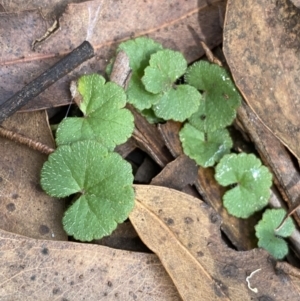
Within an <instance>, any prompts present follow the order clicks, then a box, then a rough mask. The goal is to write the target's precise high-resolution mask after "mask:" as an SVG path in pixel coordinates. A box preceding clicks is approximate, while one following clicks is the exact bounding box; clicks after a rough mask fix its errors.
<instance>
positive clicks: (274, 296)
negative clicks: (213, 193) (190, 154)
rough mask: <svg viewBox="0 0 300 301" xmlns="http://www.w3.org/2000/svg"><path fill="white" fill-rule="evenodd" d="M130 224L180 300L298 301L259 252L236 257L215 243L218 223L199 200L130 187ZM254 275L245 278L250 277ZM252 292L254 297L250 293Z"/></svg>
mask: <svg viewBox="0 0 300 301" xmlns="http://www.w3.org/2000/svg"><path fill="white" fill-rule="evenodd" d="M135 193H136V205H135V208H134V210H133V211H132V213H131V214H130V220H131V222H132V223H133V226H134V227H135V229H136V230H137V232H138V234H139V236H140V237H141V239H142V240H143V242H144V243H145V244H146V245H147V246H148V247H149V248H150V249H151V250H152V251H153V252H155V253H156V254H157V255H158V257H159V258H160V260H161V262H162V264H163V265H164V267H165V268H166V270H167V271H168V273H169V275H170V277H171V278H172V280H173V281H174V283H175V285H176V287H177V289H178V291H179V293H180V295H181V297H182V299H183V300H188V301H194V300H195V301H199V300H201V301H212V300H220V299H221V300H232V301H233V300H234V301H241V300H243V301H244V300H249V301H250V300H272V301H275V300H278V301H279V300H280V301H281V300H288V299H289V300H298V299H299V298H300V291H299V289H298V288H297V287H295V286H294V285H293V283H292V282H291V281H289V278H288V277H287V275H286V274H284V273H282V274H276V273H275V269H274V264H273V262H272V261H273V260H270V259H271V256H270V255H269V254H268V253H267V252H266V251H264V250H262V249H254V250H251V251H247V252H237V251H235V250H233V249H231V248H229V247H227V246H226V245H225V244H224V242H223V241H222V239H221V235H220V224H221V220H220V218H219V216H218V215H217V214H216V213H215V212H214V210H213V209H211V208H209V207H208V206H207V205H206V204H204V203H203V202H202V201H201V200H199V199H196V198H193V197H191V196H189V195H187V194H184V193H181V192H178V191H176V190H172V189H168V188H163V187H158V186H137V185H136V186H135ZM258 269H260V270H259V271H257V272H256V273H255V275H253V276H252V277H251V279H249V278H248V281H249V283H250V286H249V285H248V283H247V281H246V278H247V277H248V276H250V275H251V273H252V272H254V271H256V270H258ZM254 288H256V289H257V292H255V291H253V289H254Z"/></svg>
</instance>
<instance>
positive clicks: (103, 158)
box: [41, 140, 134, 241]
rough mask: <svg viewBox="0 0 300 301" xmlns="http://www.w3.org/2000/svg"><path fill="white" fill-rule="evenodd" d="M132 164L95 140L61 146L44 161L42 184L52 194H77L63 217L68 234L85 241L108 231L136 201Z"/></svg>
mask: <svg viewBox="0 0 300 301" xmlns="http://www.w3.org/2000/svg"><path fill="white" fill-rule="evenodd" d="M132 183H133V175H132V169H131V165H130V164H129V163H128V162H126V161H125V160H123V159H122V157H121V156H120V155H118V154H117V153H113V152H109V151H108V150H107V148H105V147H103V146H102V145H101V144H99V143H98V142H96V141H93V140H87V141H79V142H75V143H72V144H70V145H63V146H59V147H58V148H57V150H56V151H55V152H54V153H53V154H51V155H50V156H49V158H48V161H47V162H45V164H44V166H43V168H42V173H41V185H42V188H43V189H44V190H45V191H46V192H47V193H48V194H49V195H51V196H53V197H59V198H63V197H67V196H70V195H72V194H77V195H76V197H75V201H74V203H73V204H72V205H71V206H70V207H69V208H68V210H67V211H66V212H65V214H64V217H63V226H64V229H65V231H66V232H67V233H68V234H69V235H73V236H74V237H75V238H76V239H78V240H82V241H90V240H92V239H99V238H101V237H103V236H105V235H109V234H110V233H111V232H112V231H113V230H114V229H115V228H116V226H117V223H121V222H123V221H124V220H125V219H126V218H127V217H128V215H129V213H130V211H131V210H132V208H133V205H134V191H133V187H132Z"/></svg>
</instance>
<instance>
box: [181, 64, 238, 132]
mask: <svg viewBox="0 0 300 301" xmlns="http://www.w3.org/2000/svg"><path fill="white" fill-rule="evenodd" d="M185 80H186V82H187V83H188V84H189V85H192V86H194V87H195V88H197V89H198V90H199V91H201V92H202V101H201V102H200V106H199V108H198V111H197V112H196V113H195V114H193V115H192V116H191V117H190V118H189V122H190V123H191V124H192V125H193V126H194V127H195V128H197V129H198V130H200V131H201V132H206V133H207V132H214V131H216V130H218V129H221V128H224V127H226V126H228V125H230V124H231V123H232V122H233V120H234V119H235V116H236V109H237V108H238V107H239V106H240V104H241V96H240V94H239V92H238V91H237V89H236V88H235V86H234V83H233V82H232V80H231V78H230V76H229V74H228V73H227V72H226V70H225V69H224V68H221V67H219V66H217V65H214V64H210V63H208V62H206V61H199V62H196V63H194V64H193V65H192V66H191V67H189V68H188V70H187V72H186V75H185Z"/></svg>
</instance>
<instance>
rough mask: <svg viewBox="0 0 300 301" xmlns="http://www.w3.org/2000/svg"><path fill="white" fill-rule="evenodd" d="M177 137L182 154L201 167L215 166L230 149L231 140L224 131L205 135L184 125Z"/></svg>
mask: <svg viewBox="0 0 300 301" xmlns="http://www.w3.org/2000/svg"><path fill="white" fill-rule="evenodd" d="M179 137H180V141H181V143H182V146H183V151H184V153H185V154H186V155H187V156H189V157H190V158H191V159H194V160H195V161H196V162H197V164H198V165H200V166H202V167H208V166H213V165H215V163H216V162H218V161H219V160H220V159H221V158H222V157H223V156H224V155H225V154H228V153H229V152H230V148H231V147H232V140H231V138H230V136H229V133H228V131H227V130H226V129H221V130H218V131H215V132H212V133H207V134H206V133H203V132H200V131H199V130H198V129H196V128H195V127H193V126H192V125H190V124H189V123H186V124H185V126H184V127H183V128H182V129H181V131H180V133H179Z"/></svg>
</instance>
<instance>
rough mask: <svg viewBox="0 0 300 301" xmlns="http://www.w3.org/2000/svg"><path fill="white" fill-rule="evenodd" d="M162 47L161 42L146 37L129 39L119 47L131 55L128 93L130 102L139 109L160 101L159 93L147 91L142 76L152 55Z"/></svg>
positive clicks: (149, 106)
mask: <svg viewBox="0 0 300 301" xmlns="http://www.w3.org/2000/svg"><path fill="white" fill-rule="evenodd" d="M162 49H163V47H162V45H161V44H159V43H156V42H154V41H153V40H152V39H149V38H145V37H140V38H136V39H134V40H128V41H126V42H123V43H121V44H120V45H119V47H118V51H120V50H123V51H125V53H126V54H127V55H128V57H129V65H130V68H131V70H132V74H131V79H130V81H129V85H128V88H127V91H126V94H127V97H128V102H129V103H131V104H132V105H133V106H134V107H136V108H137V109H138V110H144V109H149V108H151V106H152V105H153V104H155V103H156V102H157V101H158V97H157V95H154V94H152V93H149V92H148V91H146V89H145V86H144V84H143V83H142V81H141V78H142V76H143V75H144V70H145V68H146V67H147V66H148V65H149V60H150V56H151V55H152V54H153V53H155V52H157V51H159V50H162Z"/></svg>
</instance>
